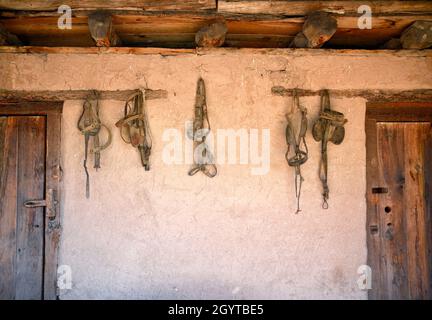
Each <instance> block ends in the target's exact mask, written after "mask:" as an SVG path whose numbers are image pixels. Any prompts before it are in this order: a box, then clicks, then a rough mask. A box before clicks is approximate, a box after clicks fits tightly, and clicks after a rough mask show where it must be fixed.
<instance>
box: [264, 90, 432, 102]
mask: <svg viewBox="0 0 432 320" xmlns="http://www.w3.org/2000/svg"><path fill="white" fill-rule="evenodd" d="M294 89H295V90H296V92H297V95H298V96H305V97H307V96H319V95H320V94H321V90H305V89H298V88H284V87H282V86H274V87H272V89H271V91H272V94H273V95H277V96H292V95H293V92H294ZM329 92H330V97H336V98H341V97H343V98H356V97H361V98H365V99H366V100H368V101H371V102H378V101H383V102H386V101H392V102H395V101H432V89H418V90H404V91H401V90H379V89H361V90H359V89H353V90H332V89H329Z"/></svg>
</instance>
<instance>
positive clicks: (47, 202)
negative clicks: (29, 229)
mask: <svg viewBox="0 0 432 320" xmlns="http://www.w3.org/2000/svg"><path fill="white" fill-rule="evenodd" d="M54 194H55V192H54V190H53V189H48V190H47V192H46V196H45V199H43V200H28V201H26V202H24V207H26V208H38V207H46V216H47V217H48V218H49V219H50V220H54V219H55V218H56V215H57V214H56V205H57V200H56V199H55V196H54Z"/></svg>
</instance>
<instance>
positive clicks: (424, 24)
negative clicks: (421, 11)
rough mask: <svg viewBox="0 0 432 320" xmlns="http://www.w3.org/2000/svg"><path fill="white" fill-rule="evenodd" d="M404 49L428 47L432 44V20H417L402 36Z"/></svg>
mask: <svg viewBox="0 0 432 320" xmlns="http://www.w3.org/2000/svg"><path fill="white" fill-rule="evenodd" d="M400 41H401V44H402V48H404V49H426V48H428V47H430V46H432V21H416V22H414V23H413V24H412V25H411V26H409V27H408V28H407V29H406V30H405V31H404V32H403V33H402V36H401V38H400Z"/></svg>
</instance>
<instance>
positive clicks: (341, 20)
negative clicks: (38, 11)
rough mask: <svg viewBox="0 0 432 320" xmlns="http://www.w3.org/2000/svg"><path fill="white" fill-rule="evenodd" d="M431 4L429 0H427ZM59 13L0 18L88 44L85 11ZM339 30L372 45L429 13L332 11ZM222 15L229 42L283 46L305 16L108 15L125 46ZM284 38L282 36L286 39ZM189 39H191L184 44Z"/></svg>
mask: <svg viewBox="0 0 432 320" xmlns="http://www.w3.org/2000/svg"><path fill="white" fill-rule="evenodd" d="M431 3H432V1H431ZM57 19H58V16H48V17H25V16H23V17H20V18H10V19H9V18H8V19H2V20H1V21H2V22H3V23H4V25H5V27H6V29H7V30H8V31H10V32H11V33H13V34H15V35H17V36H18V37H20V38H21V39H22V40H23V42H25V43H28V44H29V45H32V46H80V47H83V46H91V45H92V44H93V42H92V41H93V40H92V37H91V35H90V33H89V30H88V21H87V16H79V17H75V16H74V17H73V19H72V23H73V28H72V29H70V30H68V29H64V30H59V29H58V26H57ZM336 19H337V23H338V30H337V31H336V33H335V34H334V36H333V37H332V38H331V39H330V40H329V42H328V46H329V47H330V46H333V47H344V48H376V47H378V46H380V45H382V44H383V43H385V42H386V41H388V40H389V39H390V38H398V37H400V34H401V33H402V32H403V30H404V29H406V28H407V27H408V26H409V25H411V24H412V23H413V22H414V21H416V20H429V21H432V15H429V16H413V15H411V16H374V17H373V25H372V27H373V28H372V30H367V29H365V30H361V29H359V28H358V26H357V20H358V18H357V17H349V16H336ZM217 20H224V21H226V25H227V28H228V32H227V35H226V39H225V45H227V46H240V47H267V46H268V47H278V46H279V47H287V46H288V44H289V43H290V41H291V40H292V39H293V38H294V37H295V35H296V34H297V33H299V32H300V31H301V30H302V26H303V24H304V21H305V19H304V18H303V17H292V18H286V17H285V18H284V17H277V16H249V15H235V16H233V15H220V14H204V13H200V14H198V13H195V14H190V13H189V14H187V13H178V14H173V13H169V14H165V13H164V14H150V13H146V14H142V15H127V14H123V15H115V14H114V15H112V23H113V25H114V28H115V31H116V33H117V34H118V36H119V37H120V38H121V39H122V41H123V45H124V46H129V47H133V46H153V47H155V46H159V47H184V48H188V47H189V48H191V47H193V46H195V41H194V37H195V34H196V32H197V31H198V30H200V29H201V28H203V27H204V26H206V25H208V24H209V23H211V22H212V21H217ZM284 37H285V39H284ZM188 43H189V44H188Z"/></svg>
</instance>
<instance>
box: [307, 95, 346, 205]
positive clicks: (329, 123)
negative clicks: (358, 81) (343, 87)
mask: <svg viewBox="0 0 432 320" xmlns="http://www.w3.org/2000/svg"><path fill="white" fill-rule="evenodd" d="M346 122H347V119H345V116H344V115H343V113H340V112H337V111H333V110H331V107H330V96H329V92H328V91H327V90H323V91H322V92H321V112H320V117H319V119H318V120H317V121H316V122H315V124H314V127H313V130H312V134H313V137H314V139H315V140H316V141H321V160H320V166H319V177H320V180H321V183H322V186H323V193H322V197H323V204H322V207H323V209H328V207H329V206H328V199H329V193H330V189H329V186H328V180H327V176H328V155H327V144H328V142H329V141H330V142H333V143H334V144H340V143H342V141H343V139H344V136H345V129H344V127H343V126H344V124H345V123H346Z"/></svg>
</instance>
